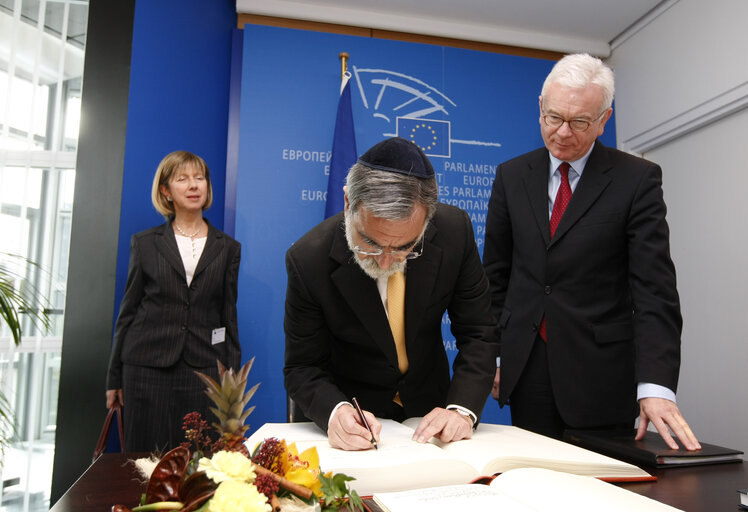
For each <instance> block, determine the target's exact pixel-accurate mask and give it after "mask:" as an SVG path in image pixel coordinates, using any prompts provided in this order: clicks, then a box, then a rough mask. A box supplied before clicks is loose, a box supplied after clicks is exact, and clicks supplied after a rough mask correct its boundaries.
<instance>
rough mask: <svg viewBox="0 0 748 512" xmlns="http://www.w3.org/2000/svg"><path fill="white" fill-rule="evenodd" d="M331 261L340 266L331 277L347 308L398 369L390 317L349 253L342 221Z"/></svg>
mask: <svg viewBox="0 0 748 512" xmlns="http://www.w3.org/2000/svg"><path fill="white" fill-rule="evenodd" d="M341 218H342V216H341ZM330 257H331V258H332V259H333V260H335V261H337V262H338V263H339V264H340V266H339V267H338V268H337V269H335V270H333V272H332V273H331V274H330V278H331V279H332V282H333V283H334V284H335V287H336V288H337V289H338V291H339V292H340V294H341V295H342V296H343V298H344V299H345V302H346V303H347V304H348V306H349V307H350V308H351V309H352V310H353V313H354V314H355V315H356V318H358V320H359V321H360V322H361V324H362V325H363V326H364V328H365V329H366V330H367V332H368V333H369V334H370V335H371V337H372V338H373V339H374V342H375V343H376V344H377V346H378V347H379V348H380V349H381V350H382V352H383V353H384V354H385V355H386V356H387V359H389V361H390V362H391V363H392V364H393V365H394V366H395V367H396V368H397V352H396V351H395V340H394V338H393V337H392V331H391V330H390V324H389V322H388V321H387V314H386V313H385V311H384V306H383V305H382V298H381V297H380V295H379V290H378V289H377V283H376V281H375V280H374V279H372V278H370V277H369V276H367V275H366V274H365V273H364V271H363V270H361V267H359V266H358V264H357V263H356V261H355V260H354V255H353V253H351V251H350V249H348V243H347V242H346V240H345V231H344V225H343V221H342V220H341V222H340V224H339V225H338V229H337V231H336V232H335V239H334V240H333V243H332V248H331V249H330ZM406 294H407V284H406ZM406 326H407V323H406Z"/></svg>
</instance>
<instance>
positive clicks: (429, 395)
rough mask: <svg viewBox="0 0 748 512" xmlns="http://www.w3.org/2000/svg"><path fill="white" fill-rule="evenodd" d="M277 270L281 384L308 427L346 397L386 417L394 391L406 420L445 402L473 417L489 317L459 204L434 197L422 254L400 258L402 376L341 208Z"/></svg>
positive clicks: (486, 369) (491, 353)
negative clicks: (281, 273) (452, 352)
mask: <svg viewBox="0 0 748 512" xmlns="http://www.w3.org/2000/svg"><path fill="white" fill-rule="evenodd" d="M286 268H287V270H288V290H287V293H286V316H285V330H286V358H285V368H284V374H285V383H286V389H287V390H288V392H289V394H290V396H291V397H292V398H293V400H294V401H295V402H296V403H297V404H298V405H299V406H300V407H301V409H302V410H303V412H304V414H305V415H306V416H307V417H308V418H310V419H312V420H313V421H314V422H315V423H317V425H319V426H320V427H321V428H323V429H325V430H327V422H328V419H329V415H330V413H331V411H332V409H333V408H334V406H335V405H336V404H338V403H339V402H341V401H344V400H350V399H351V398H352V397H353V396H356V397H357V398H358V399H359V401H360V402H361V405H362V407H364V409H367V410H369V411H371V412H373V413H374V414H375V415H377V416H380V417H388V411H390V410H391V409H392V406H391V405H392V398H393V397H394V396H395V393H396V392H399V393H400V397H401V399H402V402H403V407H404V412H405V415H406V416H407V417H410V416H421V415H424V414H427V413H428V412H430V411H431V410H432V409H433V408H434V407H437V406H438V407H445V406H446V405H448V404H457V405H461V406H463V407H467V408H468V409H470V410H471V411H473V412H474V413H475V414H477V415H478V416H480V413H481V412H482V410H483V405H484V404H485V400H486V397H487V396H488V393H489V391H490V389H491V383H492V379H493V374H494V368H495V356H496V351H497V346H496V332H495V325H496V324H495V320H494V319H493V317H492V315H491V310H490V296H489V291H488V281H487V279H486V276H485V273H484V271H483V269H482V267H481V263H480V258H479V255H478V251H477V249H476V245H475V240H474V237H473V229H472V225H471V223H470V219H469V218H468V216H467V214H466V213H465V212H464V211H462V210H459V209H457V208H454V207H451V206H447V205H441V204H440V205H439V206H438V208H437V211H436V214H435V215H434V218H433V219H432V220H431V222H430V224H429V226H428V228H427V229H426V233H425V238H424V250H423V255H422V256H421V257H420V258H417V259H415V260H411V261H409V262H408V267H407V277H406V286H405V338H406V345H407V351H408V362H409V369H408V371H407V373H406V374H405V375H401V374H400V371H399V370H398V367H397V354H396V351H395V342H394V340H393V337H392V332H391V331H390V327H389V323H388V321H387V316H386V313H385V310H384V306H383V305H382V300H381V297H380V295H379V292H378V290H377V285H376V281H375V280H373V279H371V278H370V277H368V276H367V275H366V274H365V273H364V272H363V271H362V270H361V269H360V268H359V266H358V265H357V263H356V262H355V260H354V256H353V254H352V253H351V251H350V250H349V249H348V245H347V243H346V240H345V232H344V223H343V214H342V213H341V214H338V215H336V216H334V217H330V218H329V219H327V220H325V221H324V222H322V223H321V224H319V225H318V226H316V227H315V228H313V229H312V230H311V231H309V232H308V233H307V234H306V235H304V236H303V237H302V238H301V239H300V240H299V241H297V242H296V243H295V244H294V245H293V246H292V247H291V248H290V249H289V250H288V253H287V254H286ZM445 311H449V318H450V320H451V328H452V333H453V334H454V335H455V338H456V343H457V348H458V350H459V353H458V355H457V356H456V358H455V362H454V366H453V369H454V378H453V379H452V380H451V382H450V376H449V363H448V361H447V355H446V352H445V349H444V344H443V341H442V335H441V329H442V316H443V314H444V312H445Z"/></svg>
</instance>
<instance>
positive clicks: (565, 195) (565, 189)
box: [538, 162, 571, 342]
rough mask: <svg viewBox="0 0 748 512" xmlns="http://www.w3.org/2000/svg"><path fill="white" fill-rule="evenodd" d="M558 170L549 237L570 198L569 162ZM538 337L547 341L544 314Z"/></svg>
mask: <svg viewBox="0 0 748 512" xmlns="http://www.w3.org/2000/svg"><path fill="white" fill-rule="evenodd" d="M558 172H559V173H560V174H561V186H560V187H558V192H556V200H555V201H553V211H552V212H551V239H552V238H553V234H554V233H555V232H556V228H557V227H558V223H559V222H561V217H562V216H563V215H564V211H565V210H566V207H567V206H568V205H569V200H570V199H571V185H569V164H568V163H567V162H562V163H561V165H559V166H558ZM538 331H539V333H540V337H541V338H543V341H545V342H547V341H548V337H547V335H546V332H545V315H543V320H541V321H540V329H538Z"/></svg>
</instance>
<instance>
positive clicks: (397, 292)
mask: <svg viewBox="0 0 748 512" xmlns="http://www.w3.org/2000/svg"><path fill="white" fill-rule="evenodd" d="M387 315H388V316H389V319H390V329H392V337H393V338H395V350H397V366H398V368H400V373H405V372H407V371H408V353H407V352H406V350H405V274H403V273H402V272H395V273H394V274H392V275H391V276H390V277H389V279H387Z"/></svg>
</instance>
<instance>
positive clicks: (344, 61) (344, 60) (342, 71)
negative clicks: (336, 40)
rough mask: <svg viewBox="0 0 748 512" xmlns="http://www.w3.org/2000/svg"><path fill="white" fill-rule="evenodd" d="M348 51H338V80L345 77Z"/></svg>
mask: <svg viewBox="0 0 748 512" xmlns="http://www.w3.org/2000/svg"><path fill="white" fill-rule="evenodd" d="M348 57H349V55H348V52H340V53H339V54H338V58H339V59H340V80H341V81H342V80H344V79H345V75H346V73H348Z"/></svg>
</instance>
